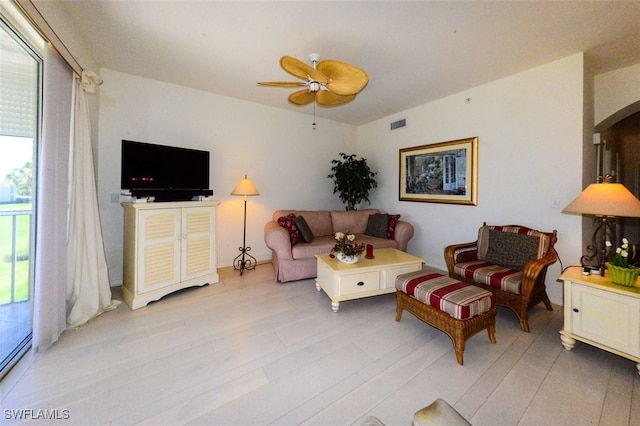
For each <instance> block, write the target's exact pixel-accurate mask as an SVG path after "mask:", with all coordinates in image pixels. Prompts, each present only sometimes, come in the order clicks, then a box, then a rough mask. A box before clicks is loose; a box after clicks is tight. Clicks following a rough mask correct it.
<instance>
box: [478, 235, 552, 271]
mask: <svg viewBox="0 0 640 426" xmlns="http://www.w3.org/2000/svg"><path fill="white" fill-rule="evenodd" d="M500 232H502V233H509V234H515V235H518V237H514V236H513V235H507V236H504V235H500V234H499V233H500ZM527 237H532V238H527ZM534 242H535V244H534ZM550 243H551V240H550V238H549V236H548V235H547V234H545V233H544V232H539V231H535V230H532V229H529V228H525V227H520V226H488V225H485V226H482V227H480V230H479V231H478V259H481V260H485V261H487V262H490V263H496V264H498V265H503V266H510V267H514V268H516V269H518V268H520V269H521V270H522V269H524V266H525V265H526V264H527V263H528V262H529V261H531V260H535V259H540V258H542V257H543V256H544V255H545V254H546V253H547V250H549V246H550ZM508 244H512V245H511V246H510V247H511V250H510V249H509V248H510V247H509V246H508ZM514 247H519V248H518V249H515V248H514ZM524 247H526V248H527V250H526V253H522V254H517V253H514V252H515V251H518V250H521V249H523V248H524ZM534 247H535V248H534ZM490 248H491V254H489V258H487V253H489V249H490ZM527 259H528V260H527ZM525 260H526V261H525Z"/></svg>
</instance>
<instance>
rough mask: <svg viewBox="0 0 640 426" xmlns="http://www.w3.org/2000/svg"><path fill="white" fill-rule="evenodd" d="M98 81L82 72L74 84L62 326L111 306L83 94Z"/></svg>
mask: <svg viewBox="0 0 640 426" xmlns="http://www.w3.org/2000/svg"><path fill="white" fill-rule="evenodd" d="M101 83H102V80H101V79H100V78H99V77H98V76H97V75H95V74H94V73H92V72H86V71H85V72H83V73H82V80H76V87H75V96H74V97H75V104H74V115H73V139H72V146H73V150H72V151H73V155H72V157H71V163H72V164H71V178H70V180H71V188H70V211H69V242H68V245H67V325H68V326H69V327H77V326H80V325H82V324H84V323H85V322H87V321H89V320H90V319H91V318H94V317H95V316H97V315H100V314H101V313H103V312H105V311H107V310H110V309H113V308H115V307H116V306H117V305H116V303H114V302H112V300H111V287H110V286H109V276H108V274H107V261H106V257H105V254H104V244H103V239H102V231H101V227H100V216H99V212H98V198H97V194H96V185H95V175H94V170H93V155H92V150H91V122H90V117H89V101H88V99H87V96H88V94H93V93H95V91H96V84H98V85H99V84H101Z"/></svg>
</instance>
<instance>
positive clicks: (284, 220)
mask: <svg viewBox="0 0 640 426" xmlns="http://www.w3.org/2000/svg"><path fill="white" fill-rule="evenodd" d="M295 218H296V215H295V214H293V213H289V214H288V215H286V216H282V217H279V218H278V223H279V224H280V226H282V227H283V228H284V229H286V230H287V231H288V232H289V239H290V240H291V245H294V244H297V243H299V242H300V232H299V231H298V227H297V226H296V223H295V222H294V220H295Z"/></svg>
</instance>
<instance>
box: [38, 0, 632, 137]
mask: <svg viewBox="0 0 640 426" xmlns="http://www.w3.org/2000/svg"><path fill="white" fill-rule="evenodd" d="M36 3H37V2H36ZM61 7H65V8H67V10H68V11H69V13H70V14H71V15H72V16H73V17H74V18H75V19H77V26H78V28H79V29H80V30H81V31H82V32H83V33H84V36H85V37H86V40H87V41H88V44H89V45H90V46H91V47H92V48H93V52H94V55H95V59H96V60H97V62H98V63H99V65H100V66H102V67H106V68H109V69H112V70H116V71H121V72H124V73H129V74H134V75H138V76H142V77H147V78H151V79H155V80H160V81H165V82H169V83H175V84H179V85H183V86H188V87H192V88H195V89H200V90H204V91H208V92H212V93H217V94H220V95H225V96H231V97H234V98H239V99H244V100H248V101H252V102H257V103H260V104H265V105H272V106H275V107H279V108H287V109H290V110H294V111H298V112H302V113H306V114H313V106H312V105H307V106H304V107H297V106H293V105H290V104H289V103H288V102H287V96H288V95H289V93H291V92H292V91H293V90H297V89H286V88H274V87H259V86H257V85H256V82H258V81H296V79H295V78H294V77H292V76H290V75H289V74H288V73H286V72H285V71H284V70H282V69H281V68H280V66H279V62H278V61H279V59H280V57H281V56H283V55H291V56H295V57H297V58H299V59H301V60H303V61H305V62H306V61H307V57H308V55H309V54H310V53H319V54H320V55H321V56H322V57H323V58H325V59H339V60H342V61H345V62H349V63H352V64H354V65H356V66H358V67H360V68H362V69H364V70H365V71H367V72H368V74H369V84H368V85H367V87H365V89H364V90H363V91H362V92H361V93H360V94H359V95H358V96H357V97H356V99H355V100H354V101H353V102H351V103H349V104H346V105H342V106H338V107H333V108H317V109H316V113H317V115H318V116H320V117H324V118H328V119H332V120H336V121H341V122H345V123H351V124H355V125H360V124H364V123H367V122H370V121H373V120H376V119H379V118H382V117H385V116H388V115H392V114H394V113H397V112H400V111H404V110H406V109H408V108H411V107H414V106H417V105H421V104H424V103H427V102H429V101H432V100H435V99H439V98H442V97H444V96H447V95H451V94H454V93H458V92H461V91H464V90H466V89H469V88H472V87H475V86H478V85H480V84H483V83H487V82H490V81H493V80H496V79H499V78H502V77H505V76H507V75H510V74H513V73H516V72H519V71H523V70H525V69H528V68H532V67H535V66H538V65H542V64H545V63H548V62H551V61H554V60H557V59H560V58H563V57H566V56H569V55H571V54H574V53H577V52H581V51H584V52H586V57H587V60H588V63H589V64H590V65H591V66H592V67H593V70H594V72H595V73H596V74H599V73H602V72H607V71H611V70H614V69H617V68H621V67H625V66H629V65H633V64H637V63H640V2H639V1H578V2H573V1H557V2H549V1H534V2H527V1H510V2H493V1H491V2H488V1H444V2H438V1H415V2H405V1H315V2H314V1H286V2H273V1H258V2H248V1H206V0H205V1H133V0H132V1H62V2H61ZM107 83H108V82H107Z"/></svg>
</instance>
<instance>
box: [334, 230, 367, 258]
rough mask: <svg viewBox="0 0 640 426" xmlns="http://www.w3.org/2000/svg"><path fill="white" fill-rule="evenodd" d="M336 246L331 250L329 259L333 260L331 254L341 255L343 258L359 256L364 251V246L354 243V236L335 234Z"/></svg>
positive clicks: (341, 233)
mask: <svg viewBox="0 0 640 426" xmlns="http://www.w3.org/2000/svg"><path fill="white" fill-rule="evenodd" d="M335 238H336V241H337V242H336V244H335V245H334V246H333V248H332V249H331V253H330V254H329V257H331V258H334V257H335V255H334V254H333V253H342V254H343V255H345V256H360V255H361V254H362V252H363V251H364V244H358V243H356V236H355V235H353V234H345V233H344V232H337V233H336V235H335Z"/></svg>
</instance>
